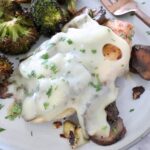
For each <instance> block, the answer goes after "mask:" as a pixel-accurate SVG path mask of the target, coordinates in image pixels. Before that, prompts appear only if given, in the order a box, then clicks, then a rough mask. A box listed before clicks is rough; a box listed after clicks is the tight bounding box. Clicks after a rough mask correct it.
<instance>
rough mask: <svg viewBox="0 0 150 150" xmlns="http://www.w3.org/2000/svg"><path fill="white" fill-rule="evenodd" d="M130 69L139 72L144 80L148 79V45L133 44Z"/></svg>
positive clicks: (149, 58)
mask: <svg viewBox="0 0 150 150" xmlns="http://www.w3.org/2000/svg"><path fill="white" fill-rule="evenodd" d="M130 71H131V72H133V73H137V74H139V75H140V76H141V77H142V78H144V79H145V80H150V46H145V45H135V46H133V48H132V53H131V60H130Z"/></svg>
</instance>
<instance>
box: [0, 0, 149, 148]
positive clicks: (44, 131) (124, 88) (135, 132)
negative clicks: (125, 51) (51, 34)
mask: <svg viewBox="0 0 150 150" xmlns="http://www.w3.org/2000/svg"><path fill="white" fill-rule="evenodd" d="M79 1H81V2H80V4H79V7H81V6H85V5H86V6H89V7H92V8H96V7H98V6H99V5H100V2H99V0H92V1H89V0H79ZM142 2H143V0H138V3H139V5H140V7H141V8H142V9H143V10H144V12H146V13H147V14H150V9H149V6H150V1H149V0H145V2H146V4H142ZM108 14H109V13H108ZM109 16H111V15H110V14H109ZM111 17H112V16H111ZM121 19H123V20H128V21H130V22H131V23H133V24H134V25H135V37H134V42H133V44H135V43H138V44H150V35H148V34H147V33H146V31H150V29H149V28H148V27H147V26H145V25H144V24H143V23H142V22H141V21H140V20H138V19H137V18H136V17H135V16H130V15H126V16H124V17H121ZM42 41H43V38H41V39H40V41H39V42H38V43H37V44H36V46H34V47H33V49H34V48H35V47H37V45H39V44H40V43H41V42H42ZM12 59H13V60H15V59H14V58H12ZM117 85H118V86H119V87H120V92H119V97H118V100H117V106H118V108H119V111H120V116H121V117H122V118H123V120H124V123H125V126H126V128H127V134H126V136H125V138H124V139H122V140H121V141H120V142H118V143H116V144H114V145H111V146H105V147H103V146H99V145H96V144H94V143H92V142H90V143H88V144H86V145H84V146H83V147H81V148H79V149H80V150H89V149H92V150H118V149H127V148H129V147H130V146H131V145H133V143H135V141H137V140H139V139H140V138H142V137H143V135H145V134H146V133H148V130H149V129H150V119H149V114H150V100H149V97H150V82H148V81H144V80H143V79H141V78H140V77H139V76H138V75H132V76H131V77H128V78H127V77H125V78H121V79H119V80H118V81H117ZM139 85H142V86H144V87H145V89H146V91H145V93H144V94H143V95H142V96H141V98H140V99H139V100H137V101H133V100H132V88H133V87H135V86H139ZM2 102H3V103H4V104H5V108H4V109H3V110H1V111H0V127H3V128H5V129H6V131H5V132H2V133H0V149H2V150H50V149H52V150H70V146H69V144H68V141H67V140H64V139H62V138H60V137H59V134H60V133H61V131H59V130H57V129H54V127H53V126H52V125H51V123H45V124H38V125H37V124H36V125H35V124H31V123H27V122H24V121H23V120H22V119H17V120H15V121H12V122H11V121H8V120H6V119H4V118H5V116H6V109H7V107H8V105H9V104H10V103H11V102H12V100H11V99H9V100H2ZM130 109H134V111H133V112H130ZM31 132H32V133H33V136H31Z"/></svg>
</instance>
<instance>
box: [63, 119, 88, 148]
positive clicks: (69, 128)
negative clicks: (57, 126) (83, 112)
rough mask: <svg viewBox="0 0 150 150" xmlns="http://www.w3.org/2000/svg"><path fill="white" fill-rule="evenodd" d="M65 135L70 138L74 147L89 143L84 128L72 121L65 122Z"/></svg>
mask: <svg viewBox="0 0 150 150" xmlns="http://www.w3.org/2000/svg"><path fill="white" fill-rule="evenodd" d="M63 135H64V137H65V138H67V139H68V140H69V143H70V145H71V146H72V148H77V147H79V146H81V145H83V144H85V143H87V140H86V139H85V138H84V137H83V133H82V129H81V128H80V127H78V126H77V125H76V124H75V123H73V122H71V121H65V122H64V124H63Z"/></svg>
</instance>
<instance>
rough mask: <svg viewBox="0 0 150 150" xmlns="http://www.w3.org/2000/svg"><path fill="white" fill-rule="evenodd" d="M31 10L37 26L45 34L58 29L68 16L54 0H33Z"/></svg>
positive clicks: (49, 34)
mask: <svg viewBox="0 0 150 150" xmlns="http://www.w3.org/2000/svg"><path fill="white" fill-rule="evenodd" d="M31 12H32V16H33V20H34V22H35V24H36V26H37V28H38V29H39V30H40V31H41V33H42V34H44V35H46V36H51V35H52V34H54V33H56V32H58V31H60V30H61V28H62V26H63V25H64V24H65V23H66V22H67V20H68V17H69V15H68V13H67V12H66V11H64V9H62V8H61V7H60V5H59V4H58V3H57V2H56V1H55V0H38V1H37V0H34V1H33V3H32V7H31Z"/></svg>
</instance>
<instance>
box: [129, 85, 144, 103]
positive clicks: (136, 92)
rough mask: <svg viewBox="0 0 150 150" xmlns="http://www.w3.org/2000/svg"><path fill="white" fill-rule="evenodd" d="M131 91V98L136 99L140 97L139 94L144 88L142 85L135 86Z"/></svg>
mask: <svg viewBox="0 0 150 150" xmlns="http://www.w3.org/2000/svg"><path fill="white" fill-rule="evenodd" d="M132 91H133V94H132V96H133V99H134V100H136V99H138V98H140V96H141V95H142V94H143V93H144V92H145V88H144V87H143V86H137V87H134V88H133V89H132Z"/></svg>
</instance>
